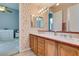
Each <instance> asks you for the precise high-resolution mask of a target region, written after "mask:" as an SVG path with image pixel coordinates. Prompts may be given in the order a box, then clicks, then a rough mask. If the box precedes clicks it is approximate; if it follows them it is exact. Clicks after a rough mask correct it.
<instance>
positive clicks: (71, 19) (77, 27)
mask: <svg viewBox="0 0 79 59" xmlns="http://www.w3.org/2000/svg"><path fill="white" fill-rule="evenodd" d="M67 15H68V16H67V31H68V32H79V4H77V5H75V6H72V7H70V8H68V10H67Z"/></svg>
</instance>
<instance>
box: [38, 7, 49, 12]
mask: <svg viewBox="0 0 79 59" xmlns="http://www.w3.org/2000/svg"><path fill="white" fill-rule="evenodd" d="M47 10H48V8H47V7H44V8H42V9H41V10H39V11H38V13H40V14H43V13H45V12H46V11H47Z"/></svg>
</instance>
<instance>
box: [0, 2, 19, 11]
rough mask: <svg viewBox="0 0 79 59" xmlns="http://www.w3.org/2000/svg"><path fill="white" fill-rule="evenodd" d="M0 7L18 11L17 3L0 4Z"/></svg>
mask: <svg viewBox="0 0 79 59" xmlns="http://www.w3.org/2000/svg"><path fill="white" fill-rule="evenodd" d="M0 5H3V6H6V7H8V8H11V9H14V10H19V4H18V3H0Z"/></svg>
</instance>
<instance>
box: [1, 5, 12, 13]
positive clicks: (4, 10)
mask: <svg viewBox="0 0 79 59" xmlns="http://www.w3.org/2000/svg"><path fill="white" fill-rule="evenodd" d="M0 12H3V13H7V12H9V13H12V9H10V8H8V7H6V6H3V5H0Z"/></svg>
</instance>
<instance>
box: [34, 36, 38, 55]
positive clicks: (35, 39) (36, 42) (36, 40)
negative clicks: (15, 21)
mask: <svg viewBox="0 0 79 59" xmlns="http://www.w3.org/2000/svg"><path fill="white" fill-rule="evenodd" d="M37 46H38V37H37V36H34V53H35V54H37V51H38V50H37V48H38V47H37Z"/></svg>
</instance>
